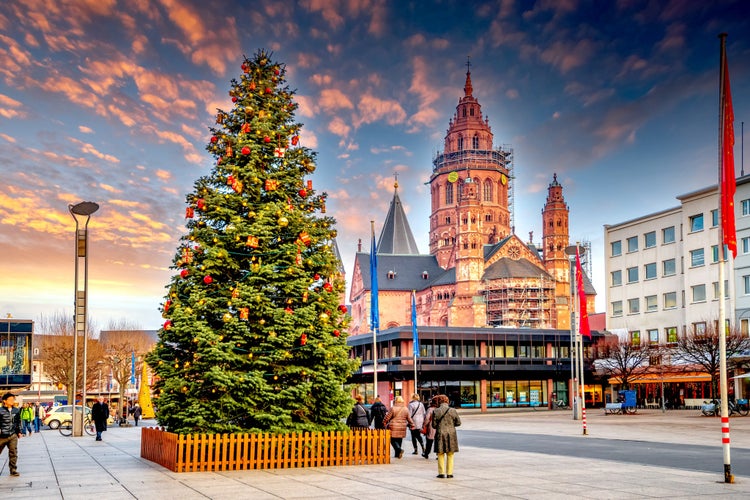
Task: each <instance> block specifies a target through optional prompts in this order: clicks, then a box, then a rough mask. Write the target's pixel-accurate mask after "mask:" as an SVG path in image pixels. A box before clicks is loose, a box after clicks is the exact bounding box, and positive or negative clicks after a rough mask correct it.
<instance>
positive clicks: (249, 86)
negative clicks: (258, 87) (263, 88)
mask: <svg viewBox="0 0 750 500" xmlns="http://www.w3.org/2000/svg"><path fill="white" fill-rule="evenodd" d="M247 88H249V89H250V90H255V82H254V81H251V82H250V85H248V86H247Z"/></svg>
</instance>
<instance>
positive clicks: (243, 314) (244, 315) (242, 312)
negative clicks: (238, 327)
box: [240, 307, 250, 321]
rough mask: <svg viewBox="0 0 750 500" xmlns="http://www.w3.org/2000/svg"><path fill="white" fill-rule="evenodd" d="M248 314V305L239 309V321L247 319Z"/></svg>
mask: <svg viewBox="0 0 750 500" xmlns="http://www.w3.org/2000/svg"><path fill="white" fill-rule="evenodd" d="M249 316H250V308H249V307H243V308H242V309H240V320H241V321H247V319H248V317H249Z"/></svg>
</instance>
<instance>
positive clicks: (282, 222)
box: [278, 217, 289, 227]
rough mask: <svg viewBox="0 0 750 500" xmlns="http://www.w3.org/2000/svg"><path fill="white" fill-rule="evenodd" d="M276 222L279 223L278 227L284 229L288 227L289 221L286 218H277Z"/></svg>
mask: <svg viewBox="0 0 750 500" xmlns="http://www.w3.org/2000/svg"><path fill="white" fill-rule="evenodd" d="M278 222H279V226H281V227H286V226H288V225H289V219H287V218H286V217H279V221H278Z"/></svg>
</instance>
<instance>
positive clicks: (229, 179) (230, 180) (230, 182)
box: [227, 174, 234, 186]
mask: <svg viewBox="0 0 750 500" xmlns="http://www.w3.org/2000/svg"><path fill="white" fill-rule="evenodd" d="M233 182H234V176H233V175H232V174H229V175H227V186H231V185H232V183H233Z"/></svg>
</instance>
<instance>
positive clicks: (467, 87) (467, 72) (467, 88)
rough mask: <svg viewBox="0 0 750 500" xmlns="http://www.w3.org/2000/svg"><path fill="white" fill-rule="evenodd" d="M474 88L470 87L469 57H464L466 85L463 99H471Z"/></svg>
mask: <svg viewBox="0 0 750 500" xmlns="http://www.w3.org/2000/svg"><path fill="white" fill-rule="evenodd" d="M473 91H474V88H473V87H472V86H471V56H467V57H466V83H465V84H464V94H465V96H464V97H472V95H471V93H472V92H473Z"/></svg>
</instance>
